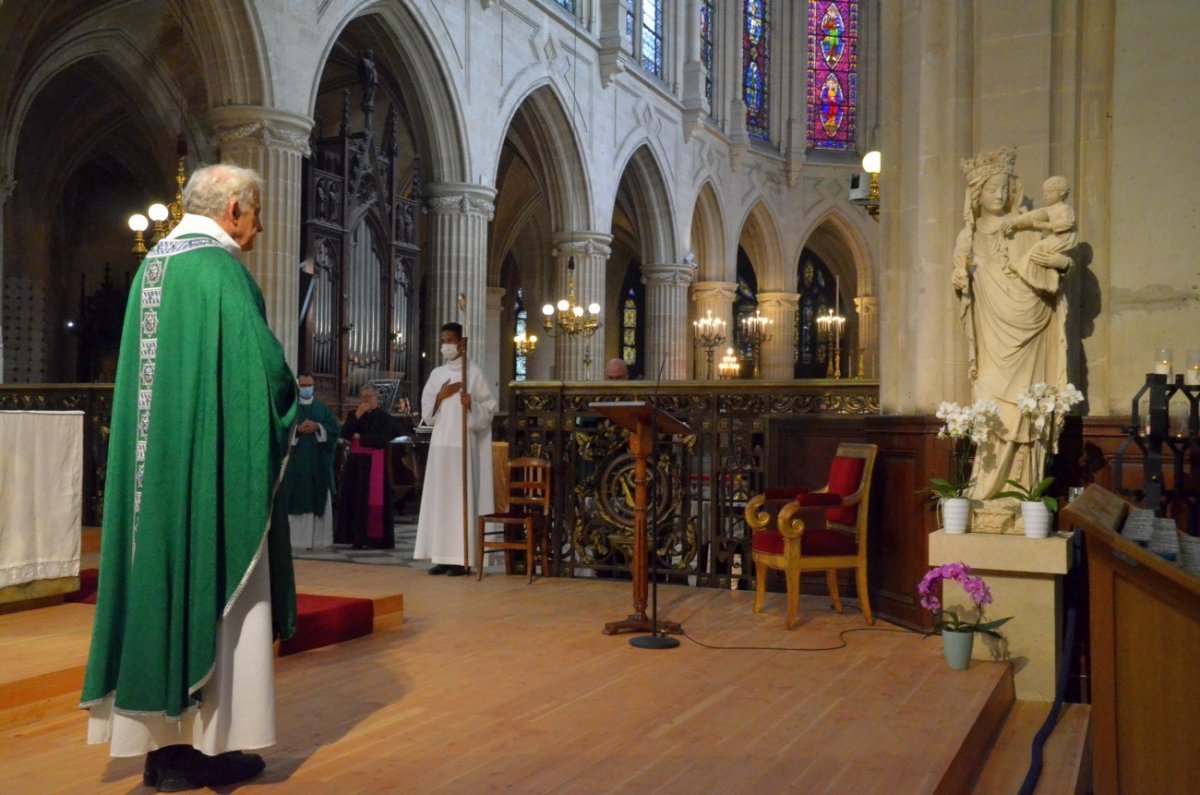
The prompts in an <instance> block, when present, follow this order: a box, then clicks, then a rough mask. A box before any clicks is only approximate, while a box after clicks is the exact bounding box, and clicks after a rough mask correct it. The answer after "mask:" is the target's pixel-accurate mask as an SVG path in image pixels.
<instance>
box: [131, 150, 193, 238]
mask: <svg viewBox="0 0 1200 795" xmlns="http://www.w3.org/2000/svg"><path fill="white" fill-rule="evenodd" d="M175 152H176V154H177V155H178V156H179V166H178V168H177V169H176V172H175V198H174V199H173V200H172V201H171V203H170V204H161V203H159V202H155V203H154V204H151V205H150V206H149V207H148V208H146V215H142V214H141V213H134V214H133V215H131V216H129V229H130V230H131V231H132V232H133V249H132V251H133V253H134V254H136V255H137V258H138V259H141V258H142V257H145V256H146V251H147V249H146V239H145V237H144V236H143V233H144V232H145V231H146V230H147V229H149V228H150V224H151V222H153V224H154V232H153V234H152V236H151V238H150V246H151V247H153V246H154V244H155V243H157V242H158V241H160V240H162V239H163V238H164V237H166V236H167V235H169V234H171V230H172V229H174V228H175V227H176V225H178V223H179V222H180V221H181V220H182V219H183V184H184V183H185V182H187V172H186V171H185V169H184V165H185V161H186V160H187V138H185V137H184V135H183V133H180V134H179V138H178V139H177V140H176V142H175ZM146 216H149V218H147V217H146Z"/></svg>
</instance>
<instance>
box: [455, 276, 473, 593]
mask: <svg viewBox="0 0 1200 795" xmlns="http://www.w3.org/2000/svg"><path fill="white" fill-rule="evenodd" d="M458 309H459V312H461V313H462V316H463V321H464V322H463V334H464V336H463V338H462V340H461V341H460V344H461V345H462V390H461V392H460V393H459V396H458V400H459V404H458V405H459V408H460V409H461V411H460V412H459V413H460V414H462V533H463V568H464V569H466V570H467V571H470V570H471V544H470V542H469V540H468V537H469V535H470V525H471V520H470V517H469V516H468V514H467V505H468V504H469V499H468V494H467V489H468V488H470V484H469V483H468V482H467V471H468V468H467V458H468V456H469V450H468V449H467V444H468V434H467V407H466V406H465V405H464V402H465V401H466V396H467V395H468V394H469V393H468V392H467V338H466V336H465V334H466V331H467V329H466V319H467V296H466V294H465V293H459V294H458Z"/></svg>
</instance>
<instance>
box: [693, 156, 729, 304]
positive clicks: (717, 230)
mask: <svg viewBox="0 0 1200 795" xmlns="http://www.w3.org/2000/svg"><path fill="white" fill-rule="evenodd" d="M691 241H692V253H693V254H695V255H696V264H697V266H698V271H697V273H696V278H697V280H699V281H702V282H731V281H734V277H735V273H734V270H735V269H736V260H731V259H730V257H729V248H728V246H727V244H726V242H725V215H724V213H723V212H722V210H721V200H720V197H719V196H718V195H717V191H716V189H715V188H714V187H713V184H712V181H711V180H706V181H705V182H704V184H703V185H701V186H700V191H699V193H698V194H697V195H696V204H695V206H694V208H693V210H692V229H691Z"/></svg>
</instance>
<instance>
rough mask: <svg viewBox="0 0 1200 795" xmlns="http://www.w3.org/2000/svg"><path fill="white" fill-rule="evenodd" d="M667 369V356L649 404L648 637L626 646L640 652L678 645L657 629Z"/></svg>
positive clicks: (633, 639) (676, 640) (640, 636)
mask: <svg viewBox="0 0 1200 795" xmlns="http://www.w3.org/2000/svg"><path fill="white" fill-rule="evenodd" d="M666 366H667V357H666V356H664V357H663V360H662V364H661V365H659V368H658V382H657V383H656V384H655V385H654V397H653V399H652V400H651V401H650V427H651V429H653V433H654V444H653V446H652V448H651V449H652V450H653V454H652V456H651V459H652V461H651V464H652V466H651V468H650V471H651V472H652V473H653V474H652V475H651V476H650V506H651V514H650V518H649V522H650V554H651V557H650V560H651V561H653V565H652V566H651V567H650V575H651V577H652V578H653V579H652V580H651V581H650V634H649V635H637V636H635V637H632V638H630V639H629V645H630V646H635V647H637V648H639V649H674V648H675V647H676V646H678V645H679V639H678V638H672V637H671V636H670V635H667V634H666V633H664V632H660V631H659V628H658V572H657V571H656V569H657V568H658V489H659V485H658V482H659V479H660V478H659V476H658V392H659V389H660V388H661V387H662V377H663V370H664V369H665V368H666Z"/></svg>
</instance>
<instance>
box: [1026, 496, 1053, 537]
mask: <svg viewBox="0 0 1200 795" xmlns="http://www.w3.org/2000/svg"><path fill="white" fill-rule="evenodd" d="M1021 518H1022V519H1023V520H1024V522H1025V537H1026V538H1049V537H1050V519H1051V518H1052V514H1051V513H1050V509H1049V508H1047V507H1046V505H1045V503H1041V502H1023V503H1021Z"/></svg>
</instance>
